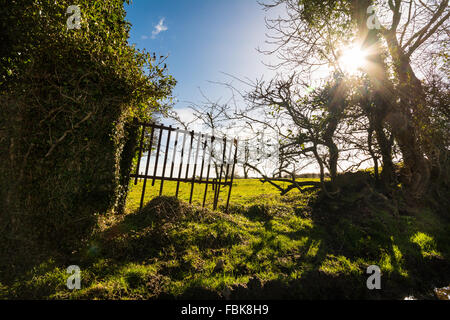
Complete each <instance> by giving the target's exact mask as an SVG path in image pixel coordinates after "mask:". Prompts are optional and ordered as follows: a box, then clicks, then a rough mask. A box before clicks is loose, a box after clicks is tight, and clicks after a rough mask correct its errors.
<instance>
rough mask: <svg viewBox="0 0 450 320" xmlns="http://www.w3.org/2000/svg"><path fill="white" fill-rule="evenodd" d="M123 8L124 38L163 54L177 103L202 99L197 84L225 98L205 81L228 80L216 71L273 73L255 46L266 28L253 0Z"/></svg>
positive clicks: (137, 1)
mask: <svg viewBox="0 0 450 320" xmlns="http://www.w3.org/2000/svg"><path fill="white" fill-rule="evenodd" d="M125 9H126V11H127V20H128V21H130V22H131V23H132V28H131V35H130V43H135V44H136V47H137V48H140V49H143V48H145V49H147V51H149V52H156V54H157V55H167V54H168V55H169V58H168V60H167V65H168V68H169V73H170V74H172V75H173V76H174V77H175V79H176V80H177V81H178V84H177V86H176V88H175V91H174V93H175V96H176V98H177V99H178V100H179V101H180V102H179V103H177V105H176V108H177V109H182V108H185V107H186V106H187V102H186V101H189V102H196V103H199V102H201V101H203V100H204V99H203V98H202V97H201V94H200V92H199V90H198V88H201V89H202V91H203V92H204V93H205V94H206V95H207V96H208V97H209V98H211V99H212V100H217V99H218V98H222V100H221V101H222V102H225V101H226V100H227V98H228V97H229V91H228V90H226V89H225V88H224V87H222V86H220V85H215V84H211V83H209V81H230V80H231V78H229V77H227V76H226V75H224V74H222V72H226V73H229V74H232V75H234V76H237V77H239V78H244V77H249V78H250V79H256V78H260V77H261V76H262V75H263V74H265V75H266V76H269V75H271V74H273V72H272V71H269V70H268V69H267V67H265V66H264V65H263V64H262V62H261V61H265V62H269V61H270V60H269V59H271V58H268V57H267V56H265V55H263V54H260V53H258V52H257V51H256V48H257V47H258V46H260V47H264V41H265V40H266V36H265V33H266V31H267V30H266V28H265V22H264V17H265V16H266V14H267V12H265V11H264V10H263V9H262V7H261V6H260V5H259V4H258V3H257V1H256V0H226V1H221V0H183V1H182V0H134V1H133V2H132V3H131V4H130V5H125ZM233 83H235V82H233ZM236 84H237V83H236Z"/></svg>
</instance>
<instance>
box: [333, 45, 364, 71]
mask: <svg viewBox="0 0 450 320" xmlns="http://www.w3.org/2000/svg"><path fill="white" fill-rule="evenodd" d="M338 63H339V67H340V68H341V70H342V71H344V72H345V73H348V74H350V75H354V74H356V73H357V72H358V71H360V69H361V68H362V67H364V66H365V65H366V64H367V52H365V51H364V50H361V49H360V48H359V47H358V46H352V47H347V48H344V49H343V50H342V51H341V55H340V57H339V59H338Z"/></svg>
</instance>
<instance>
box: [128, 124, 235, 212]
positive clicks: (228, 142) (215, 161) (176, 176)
mask: <svg viewBox="0 0 450 320" xmlns="http://www.w3.org/2000/svg"><path fill="white" fill-rule="evenodd" d="M137 124H138V126H140V127H141V128H142V130H141V136H140V142H139V158H138V163H137V166H136V171H135V173H134V174H131V175H130V176H131V178H134V184H135V185H137V183H138V179H143V186H142V193H141V201H140V206H139V211H140V210H141V209H142V207H143V205H144V196H145V190H146V187H147V181H148V180H151V184H152V186H154V185H155V181H156V180H159V181H161V183H160V187H159V195H162V194H163V187H164V181H176V182H177V184H176V191H175V196H176V197H178V193H179V189H180V183H189V184H190V195H189V203H192V195H193V193H194V187H195V185H196V184H197V185H199V186H200V185H202V184H204V186H205V188H204V191H203V201H202V207H204V206H205V203H206V196H207V193H208V187H209V186H211V189H212V191H213V192H214V194H213V209H214V210H216V209H217V204H218V202H219V196H220V190H221V189H222V188H224V187H228V195H227V202H226V207H225V211H228V206H229V202H230V196H231V188H232V186H233V178H234V170H235V166H236V160H237V144H238V141H237V139H235V138H234V139H228V138H226V137H223V138H221V139H220V138H217V137H215V136H213V135H208V134H202V133H199V132H194V131H188V130H182V129H179V128H173V127H172V126H164V125H162V124H156V123H142V122H138V123H137ZM179 142H181V143H179ZM217 147H219V150H220V151H218V150H217ZM145 153H147V156H146V160H145V169H144V171H143V172H142V171H140V167H141V165H143V164H144V163H142V160H141V159H142V158H143V155H144V154H145ZM152 157H153V161H152ZM151 162H153V166H152V168H150V163H151ZM161 162H162V163H161ZM168 162H170V163H169V164H168ZM212 168H213V170H211V169H212ZM205 173H206V175H204V174H205Z"/></svg>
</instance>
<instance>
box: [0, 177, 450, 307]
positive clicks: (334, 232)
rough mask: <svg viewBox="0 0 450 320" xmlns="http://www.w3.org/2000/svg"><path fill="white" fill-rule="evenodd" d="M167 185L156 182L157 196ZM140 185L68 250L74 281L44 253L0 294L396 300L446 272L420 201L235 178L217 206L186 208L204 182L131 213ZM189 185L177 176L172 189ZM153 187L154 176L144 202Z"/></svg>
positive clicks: (425, 289)
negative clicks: (378, 284) (330, 196)
mask: <svg viewBox="0 0 450 320" xmlns="http://www.w3.org/2000/svg"><path fill="white" fill-rule="evenodd" d="M175 187H176V184H175V183H173V182H166V183H165V184H164V190H165V191H164V194H165V195H168V196H171V195H174V194H175ZM141 188H142V185H141V182H140V183H139V184H138V185H137V186H133V188H132V190H131V193H130V196H129V199H128V205H127V210H126V214H125V215H123V216H114V215H106V216H104V217H102V219H101V220H100V221H99V225H98V228H97V230H96V232H95V234H93V235H92V238H91V239H90V241H89V242H88V243H87V244H86V247H85V248H84V249H83V250H82V251H80V252H78V253H75V254H74V257H73V259H72V260H71V263H70V264H77V265H79V266H80V267H81V270H82V273H81V276H82V288H81V290H75V291H70V290H68V289H67V288H66V287H65V283H66V282H65V281H66V279H67V276H68V275H67V274H66V273H65V268H66V267H67V265H65V264H62V263H61V262H58V261H54V260H48V261H46V262H45V263H42V264H41V265H39V266H35V267H34V269H33V270H30V272H29V273H28V274H25V275H23V277H18V278H16V279H15V280H14V281H12V282H10V283H8V284H6V283H4V284H1V283H0V297H3V298H40V299H42V298H44V299H54V298H62V299H149V298H170V297H175V298H178V297H187V298H224V297H231V298H238V299H241V298H260V299H261V298H262V299H264V298H275V299H277V298H279V299H319V298H321V299H335V298H340V299H346V298H348V299H352V298H355V299H383V298H395V299H397V298H398V299H401V298H403V297H406V296H410V295H415V296H417V297H425V298H426V297H430V296H431V295H430V294H431V289H432V288H433V286H442V287H443V286H446V285H448V283H449V282H450V281H449V280H450V279H449V278H448V276H447V274H446V273H447V272H448V270H450V269H449V255H450V232H449V231H450V225H449V223H448V221H446V220H444V219H443V218H442V217H440V216H438V215H437V214H436V213H434V212H432V211H430V210H428V209H423V210H419V212H418V213H417V214H415V215H408V216H406V215H397V214H395V213H393V212H392V210H391V209H390V206H389V204H388V203H385V202H383V201H381V200H379V199H378V200H377V199H376V198H369V199H367V198H366V196H367V194H366V192H365V190H358V191H355V192H354V194H351V195H350V194H346V195H342V197H341V198H339V199H335V200H330V201H324V200H323V199H322V198H321V197H320V196H319V195H318V194H317V192H309V193H300V192H298V191H294V192H291V193H288V194H287V195H285V196H280V195H279V194H278V193H277V191H276V189H275V188H273V187H272V186H270V185H269V184H267V183H266V184H262V183H260V182H259V181H258V180H236V183H235V185H234V186H233V191H232V198H231V203H230V210H229V213H223V212H221V211H216V212H213V211H211V210H208V209H202V208H200V207H199V206H198V205H199V204H201V201H202V197H203V188H204V186H202V187H198V186H195V189H194V190H196V192H195V193H194V198H193V199H194V200H193V204H194V205H193V206H190V205H188V204H186V203H185V202H181V203H180V202H178V201H176V200H175V199H173V198H166V197H164V198H159V199H155V200H153V201H152V202H151V203H150V204H149V205H147V206H146V207H145V208H144V210H143V211H142V212H141V213H138V212H137V210H136V209H137V208H138V207H139V202H140V194H141ZM189 188H190V185H188V184H182V185H181V189H180V199H182V200H184V201H187V200H188V199H189V198H188V197H189V191H190V189H189ZM158 193H159V185H158V182H157V184H156V185H155V186H154V187H149V188H148V190H147V192H146V201H147V200H150V199H152V198H153V197H154V196H156V195H157V194H158ZM210 195H211V197H212V193H211V194H210ZM226 195H227V193H226V192H222V193H221V197H220V202H219V208H223V206H224V204H225V201H226ZM211 200H212V199H211V198H209V201H208V203H207V204H208V206H209V207H211ZM372 264H375V265H378V266H380V268H381V270H382V290H373V291H371V290H368V289H367V288H366V279H367V277H368V275H367V274H366V268H367V266H369V265H372Z"/></svg>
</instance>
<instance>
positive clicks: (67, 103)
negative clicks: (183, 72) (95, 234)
mask: <svg viewBox="0 0 450 320" xmlns="http://www.w3.org/2000/svg"><path fill="white" fill-rule="evenodd" d="M72 4H73V1H57V2H55V1H53V0H40V1H37V0H36V1H34V0H22V1H7V2H6V3H2V4H1V7H2V10H3V13H2V15H1V18H0V19H1V20H0V21H1V23H0V29H1V30H2V31H1V34H0V41H1V42H2V46H1V48H0V63H1V74H0V105H1V108H0V150H1V152H0V260H1V261H0V264H1V265H5V264H7V265H9V267H10V268H12V267H13V266H14V263H12V261H15V258H20V259H22V260H23V258H24V257H25V258H27V259H28V258H30V259H31V256H33V255H31V254H30V255H28V254H24V253H25V252H47V251H45V250H43V248H50V250H53V251H54V252H59V253H63V254H66V253H70V252H71V251H72V250H75V249H76V248H77V247H78V246H79V245H80V243H81V242H82V241H83V239H85V237H86V236H87V235H88V234H89V233H90V232H91V231H92V228H93V227H94V225H95V223H96V216H97V215H98V214H102V213H104V212H106V211H107V210H110V209H112V208H114V207H115V206H116V207H120V204H121V203H123V199H124V192H125V191H126V185H127V183H128V181H127V178H126V176H127V174H128V173H129V169H130V165H131V164H132V160H133V158H134V157H135V150H134V149H135V148H134V146H135V143H136V139H137V132H136V130H137V129H136V128H135V127H134V126H133V122H132V119H134V118H138V119H140V120H148V119H149V118H151V117H152V114H154V112H156V111H161V109H162V108H164V107H163V105H167V103H168V102H169V103H170V96H171V90H172V88H173V86H174V85H175V80H174V79H173V78H172V77H171V76H169V75H167V73H166V68H165V65H164V66H162V62H161V60H158V61H157V60H156V59H155V57H154V55H153V56H152V55H150V54H149V53H146V52H141V51H138V50H136V49H135V48H134V46H130V45H129V44H128V37H129V31H130V24H129V23H128V22H126V20H125V10H124V3H123V1H120V0H105V1H91V0H80V1H77V3H76V4H77V5H78V6H79V8H80V15H81V28H80V29H70V30H69V29H68V27H67V24H66V21H67V19H68V18H69V17H70V14H67V13H66V10H67V8H68V7H69V6H70V5H72ZM20 259H19V260H20ZM25 260H26V259H25ZM0 270H1V269H0Z"/></svg>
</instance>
